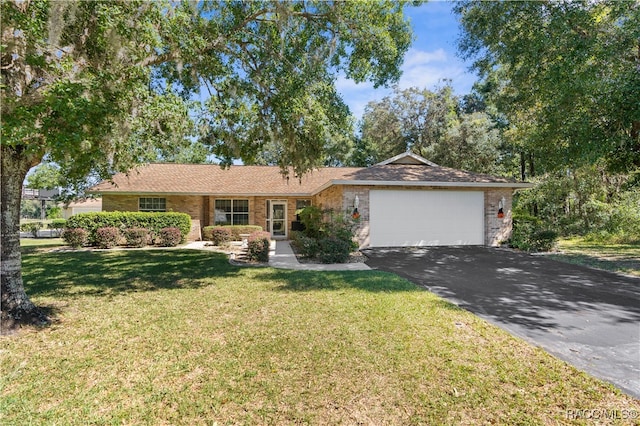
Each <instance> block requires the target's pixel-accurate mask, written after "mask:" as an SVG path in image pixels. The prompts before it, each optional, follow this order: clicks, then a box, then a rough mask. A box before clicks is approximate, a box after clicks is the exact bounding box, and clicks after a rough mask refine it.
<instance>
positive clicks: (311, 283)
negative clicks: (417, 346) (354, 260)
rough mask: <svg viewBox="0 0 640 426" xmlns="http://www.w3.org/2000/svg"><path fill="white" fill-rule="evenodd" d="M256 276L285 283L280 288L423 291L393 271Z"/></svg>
mask: <svg viewBox="0 0 640 426" xmlns="http://www.w3.org/2000/svg"><path fill="white" fill-rule="evenodd" d="M256 279H264V280H269V281H278V282H282V285H280V286H278V287H277V288H276V289H277V290H279V291H293V292H295V291H315V290H334V291H335V290H346V289H359V290H364V291H370V292H400V291H404V292H408V291H424V290H423V289H421V288H420V287H418V286H416V285H415V284H413V283H411V282H409V281H406V280H404V279H401V278H399V277H397V276H395V275H394V274H388V273H384V272H372V271H333V272H328V271H324V272H317V271H291V270H283V269H275V270H265V271H264V272H262V273H260V274H258V275H257V276H256Z"/></svg>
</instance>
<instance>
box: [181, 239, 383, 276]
mask: <svg viewBox="0 0 640 426" xmlns="http://www.w3.org/2000/svg"><path fill="white" fill-rule="evenodd" d="M206 244H208V242H207V241H192V242H190V243H189V244H187V245H186V246H182V247H180V248H186V249H195V250H206ZM269 266H271V267H272V268H278V269H295V270H298V271H369V270H371V268H369V266H367V265H366V264H365V263H362V262H360V263H335V264H329V265H326V264H323V263H300V262H298V259H297V258H296V255H295V254H294V253H293V250H292V249H291V245H290V244H289V241H283V240H272V241H271V249H270V250H269Z"/></svg>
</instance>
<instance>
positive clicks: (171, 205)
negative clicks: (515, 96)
mask: <svg viewBox="0 0 640 426" xmlns="http://www.w3.org/2000/svg"><path fill="white" fill-rule="evenodd" d="M375 189H392V190H401V189H404V190H416V189H417V188H415V187H401V186H379V187H378V186H377V187H375ZM421 189H422V190H429V189H431V190H444V189H446V190H450V191H456V190H458V191H468V190H469V188H458V187H452V188H443V187H433V188H421ZM369 190H370V188H369V187H366V186H360V185H335V186H331V187H329V188H327V189H325V190H324V191H322V192H320V193H318V194H316V195H315V196H314V197H309V198H305V197H233V198H234V199H248V200H249V224H251V225H259V226H261V227H262V228H263V229H265V230H266V229H267V212H266V204H267V200H273V201H276V200H277V201H286V202H287V236H288V235H289V232H290V230H291V222H292V221H294V220H295V219H296V214H295V212H296V200H298V199H301V200H302V199H311V200H312V203H313V204H314V205H316V206H318V207H320V208H321V209H323V210H328V209H333V210H334V211H335V212H344V213H345V214H351V212H353V206H354V201H355V198H356V196H358V199H359V205H358V212H359V213H360V218H359V219H358V220H357V223H358V226H357V228H356V236H357V239H358V243H359V244H360V247H366V246H368V245H369ZM478 190H479V191H483V192H484V216H485V221H484V222H485V223H484V233H485V244H486V245H488V246H497V245H499V244H500V243H501V242H503V241H505V240H507V239H508V238H509V236H510V235H511V229H512V214H511V203H512V195H513V191H512V190H511V189H509V188H478ZM503 197H504V206H503V211H504V217H503V218H498V207H499V203H500V201H501V200H502V198H503ZM139 198H140V196H138V195H117V194H108V193H107V194H103V197H102V210H103V211H138V199H139ZM163 198H166V200H167V211H175V212H183V213H187V214H189V216H191V220H192V222H193V229H192V232H191V234H190V235H189V239H192V240H194V239H200V232H201V231H200V228H201V227H204V226H209V225H213V220H214V219H213V215H214V211H215V209H214V206H215V204H214V203H215V199H216V197H213V196H188V195H167V196H164V197H163ZM220 199H229V197H220Z"/></svg>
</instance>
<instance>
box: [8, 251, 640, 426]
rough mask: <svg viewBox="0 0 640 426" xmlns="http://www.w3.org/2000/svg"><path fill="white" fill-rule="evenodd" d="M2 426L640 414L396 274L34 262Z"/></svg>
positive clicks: (186, 258)
mask: <svg viewBox="0 0 640 426" xmlns="http://www.w3.org/2000/svg"><path fill="white" fill-rule="evenodd" d="M23 262H24V277H25V281H26V283H27V291H28V292H29V294H30V295H32V297H33V300H34V301H35V302H36V303H38V304H39V305H43V306H46V307H47V308H48V309H49V311H50V313H51V314H52V315H53V317H54V319H55V322H54V324H53V325H52V326H51V327H49V328H46V329H42V330H25V331H23V332H21V333H20V334H18V335H14V336H5V337H2V338H0V342H1V343H2V348H1V352H0V380H1V381H2V382H1V387H0V412H2V413H3V424H7V425H13V424H16V425H17V424H25V423H26V424H86V423H90V424H115V423H125V424H190V425H191V424H214V423H217V424H294V423H296V424H297V423H308V424H357V423H366V424H489V423H492V424H585V423H587V422H589V421H590V420H588V419H586V418H585V417H587V416H593V413H594V412H593V411H591V412H590V411H588V410H600V411H599V412H597V415H599V416H606V418H604V417H603V418H604V420H600V421H601V422H603V423H605V424H606V423H611V424H634V419H632V418H631V417H633V416H635V415H637V413H638V411H639V410H640V403H639V402H638V401H637V400H633V399H632V398H630V397H628V396H625V395H623V394H621V393H620V392H619V391H617V390H615V389H614V388H613V387H612V386H610V385H608V384H605V383H603V382H600V381H598V380H596V379H593V378H591V377H589V376H587V375H586V374H583V373H581V372H579V371H577V370H576V369H574V368H573V367H571V366H569V365H567V364H565V363H564V362H562V361H559V360H557V359H556V358H553V357H551V356H550V355H548V354H547V353H546V352H544V351H543V350H541V349H539V348H535V347H532V346H530V345H529V344H527V343H525V342H524V341H522V340H520V339H516V338H514V337H512V336H510V335H509V334H507V333H506V332H504V331H502V330H500V329H498V328H496V327H494V326H491V325H489V324H488V323H487V322H485V321H483V320H481V319H479V318H477V317H475V316H474V315H472V314H470V313H468V312H466V311H464V310H461V309H459V308H457V307H455V306H454V305H452V304H449V303H447V302H445V301H444V300H442V299H440V298H438V297H436V296H435V295H433V294H431V293H429V292H427V291H424V290H422V289H420V288H418V287H417V286H415V285H413V284H412V283H410V282H408V281H405V280H404V279H401V278H399V277H398V276H396V275H392V274H387V273H380V272H373V271H365V272H305V271H282V270H274V269H270V268H244V269H242V268H238V267H234V266H231V265H229V263H228V262H227V260H226V258H225V257H224V256H222V255H219V254H216V253H209V252H199V251H190V250H153V251H112V252H58V253H53V252H46V251H43V249H40V248H33V249H29V250H26V251H25V255H24V258H23Z"/></svg>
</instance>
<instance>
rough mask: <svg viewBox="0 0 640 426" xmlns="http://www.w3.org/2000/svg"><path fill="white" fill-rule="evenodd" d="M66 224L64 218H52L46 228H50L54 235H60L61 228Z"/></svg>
mask: <svg viewBox="0 0 640 426" xmlns="http://www.w3.org/2000/svg"><path fill="white" fill-rule="evenodd" d="M66 225H67V221H66V220H65V219H53V220H52V221H51V223H50V224H49V226H48V228H49V229H51V230H52V231H53V232H54V233H55V234H56V235H58V236H60V235H61V233H62V230H63V229H64V228H65V226H66Z"/></svg>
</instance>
